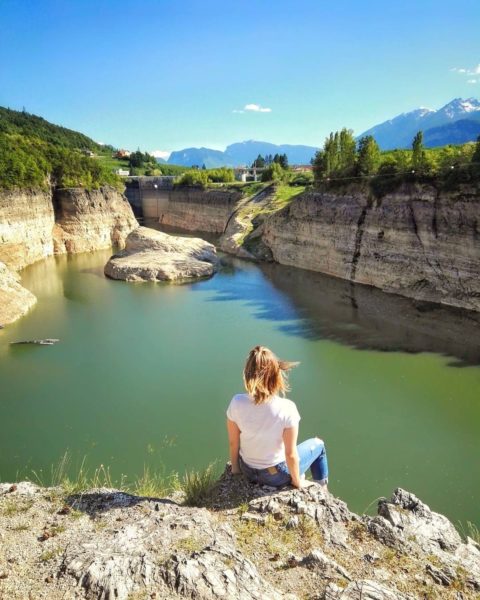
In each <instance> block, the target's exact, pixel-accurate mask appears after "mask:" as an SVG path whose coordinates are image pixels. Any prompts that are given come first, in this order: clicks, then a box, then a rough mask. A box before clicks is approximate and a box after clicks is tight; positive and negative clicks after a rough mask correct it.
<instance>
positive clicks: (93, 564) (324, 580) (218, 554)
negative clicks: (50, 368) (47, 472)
mask: <svg viewBox="0 0 480 600" xmlns="http://www.w3.org/2000/svg"><path fill="white" fill-rule="evenodd" d="M0 526H1V527H0V542H1V545H2V550H3V553H2V554H0V596H1V597H5V598H9V599H13V600H15V599H23V598H29V597H32V598H39V599H40V598H48V599H49V600H59V599H60V598H67V599H74V598H77V599H79V598H85V599H93V598H98V599H105V600H106V599H113V598H116V599H118V600H126V599H132V598H155V599H157V600H167V599H169V600H170V599H174V598H197V599H199V600H202V599H208V600H216V599H226V598H228V599H230V598H232V599H238V600H240V599H241V600H249V599H260V598H261V599H262V600H263V599H265V600H269V599H270V600H282V599H283V600H299V599H300V598H311V599H312V600H313V599H318V600H420V599H422V600H423V599H425V598H432V599H433V598H442V599H445V600H460V599H462V600H470V599H473V598H476V597H478V593H479V592H480V546H479V545H478V543H477V542H475V541H474V540H472V539H470V538H468V539H467V541H466V542H465V541H463V540H462V539H461V538H460V536H459V535H458V533H457V532H456V530H455V529H454V527H453V526H452V524H451V523H450V522H449V521H448V520H447V519H446V518H445V517H443V516H442V515H439V514H437V513H435V512H433V511H431V510H430V508H429V507H428V506H426V505H425V504H424V503H422V502H421V501H420V500H419V499H418V498H416V497H415V496H414V495H413V494H410V493H408V492H406V491H404V490H401V489H397V490H396V491H395V493H394V494H393V496H392V498H391V500H389V501H387V500H385V499H383V500H381V501H380V503H379V514H378V515H377V516H376V517H369V516H359V515H356V514H354V513H352V512H351V511H350V510H349V509H348V507H347V505H346V504H345V503H344V502H343V501H342V500H340V499H338V498H335V497H334V496H332V495H331V494H330V493H329V492H328V491H326V490H325V489H324V488H323V487H321V486H318V485H316V484H312V485H310V487H305V488H303V489H302V490H293V489H284V490H280V491H279V490H275V489H273V488H267V487H260V486H253V485H251V484H248V483H247V482H245V481H244V480H243V479H242V478H238V477H232V475H231V474H230V473H229V471H228V470H227V471H226V472H225V473H224V475H223V476H222V478H221V479H220V480H219V481H218V482H217V484H216V486H215V488H214V489H213V490H211V492H210V496H209V502H208V508H193V507H187V506H185V505H183V504H182V501H181V497H179V496H178V495H177V496H176V497H175V499H172V498H170V499H169V498H150V497H141V496H135V495H133V494H130V493H125V492H121V491H116V490H106V489H97V490H90V491H85V492H83V493H81V494H78V495H73V496H65V495H64V492H63V491H62V490H61V489H60V488H47V489H44V488H39V487H37V486H35V485H32V484H30V483H20V484H18V485H10V484H0Z"/></svg>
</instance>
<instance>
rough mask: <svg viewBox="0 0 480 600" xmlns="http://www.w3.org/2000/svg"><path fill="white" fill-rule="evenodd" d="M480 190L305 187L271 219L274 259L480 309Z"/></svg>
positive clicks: (268, 232)
mask: <svg viewBox="0 0 480 600" xmlns="http://www.w3.org/2000/svg"><path fill="white" fill-rule="evenodd" d="M478 223H480V194H479V192H478V190H476V189H473V188H465V189H462V190H459V191H456V192H450V193H447V192H444V193H440V192H437V191H436V190H435V189H434V188H432V187H428V186H410V187H407V186H404V187H403V188H401V189H399V190H398V191H397V192H395V193H391V194H388V195H386V196H384V197H383V198H382V199H381V200H380V199H375V198H373V197H372V196H371V195H369V193H368V192H367V191H362V190H359V189H354V188H352V189H351V190H350V191H345V192H337V193H335V192H308V193H305V194H303V195H302V196H300V197H298V198H297V199H295V200H294V201H292V203H291V204H290V205H289V206H288V207H286V208H285V209H284V210H282V211H279V212H278V213H276V214H275V215H273V216H272V217H271V218H270V219H268V220H267V222H266V223H265V227H264V234H263V239H264V241H265V243H266V244H267V246H268V247H269V248H270V249H271V251H272V254H273V257H274V259H275V260H276V261H277V262H279V263H281V264H285V265H292V266H295V267H301V268H303V269H310V270H313V271H320V272H322V273H326V274H328V275H333V276H335V277H341V278H342V279H347V280H350V281H353V282H356V283H362V284H367V285H372V286H375V287H378V288H380V289H382V290H384V291H386V292H393V293H397V294H401V295H403V296H408V297H411V298H415V299H420V300H426V301H430V302H437V303H442V304H447V305H451V306H457V307H461V308H467V309H472V310H477V311H478V310H480V278H479V276H478V275H479V273H480V230H479V225H478Z"/></svg>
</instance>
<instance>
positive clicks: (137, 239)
mask: <svg viewBox="0 0 480 600" xmlns="http://www.w3.org/2000/svg"><path fill="white" fill-rule="evenodd" d="M216 265H217V255H216V251H215V246H213V245H212V244H209V243H208V242H205V241H204V240H202V239H200V238H184V237H176V236H173V235H168V234H166V233H162V232H160V231H156V230H154V229H149V228H147V227H139V228H138V229H136V230H134V231H133V232H132V233H130V235H129V236H128V237H127V240H126V246H125V250H124V251H122V252H120V253H119V254H115V255H114V256H112V257H111V258H110V260H109V261H108V263H107V264H106V265H105V275H107V276H108V277H111V278H112V279H123V280H124V281H172V282H183V281H187V280H192V279H198V278H202V277H210V276H211V275H213V273H214V272H215V270H216Z"/></svg>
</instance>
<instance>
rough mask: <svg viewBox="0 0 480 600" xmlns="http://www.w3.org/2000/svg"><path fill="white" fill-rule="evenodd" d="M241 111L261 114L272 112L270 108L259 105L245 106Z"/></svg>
mask: <svg viewBox="0 0 480 600" xmlns="http://www.w3.org/2000/svg"><path fill="white" fill-rule="evenodd" d="M243 109H244V110H248V111H250V112H262V113H269V112H272V109H271V108H265V107H263V106H260V104H245V106H244V108H243Z"/></svg>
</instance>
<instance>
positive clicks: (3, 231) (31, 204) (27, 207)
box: [0, 190, 55, 270]
mask: <svg viewBox="0 0 480 600" xmlns="http://www.w3.org/2000/svg"><path fill="white" fill-rule="evenodd" d="M54 221H55V217H54V212H53V205H52V196H51V193H50V192H42V191H35V190H15V191H4V190H0V261H2V262H3V263H5V264H6V265H7V266H8V267H9V268H11V269H15V270H18V269H23V267H26V266H27V265H30V264H32V263H34V262H36V261H37V260H41V259H42V258H46V257H47V256H51V255H52V254H53V239H52V229H53V225H54Z"/></svg>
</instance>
